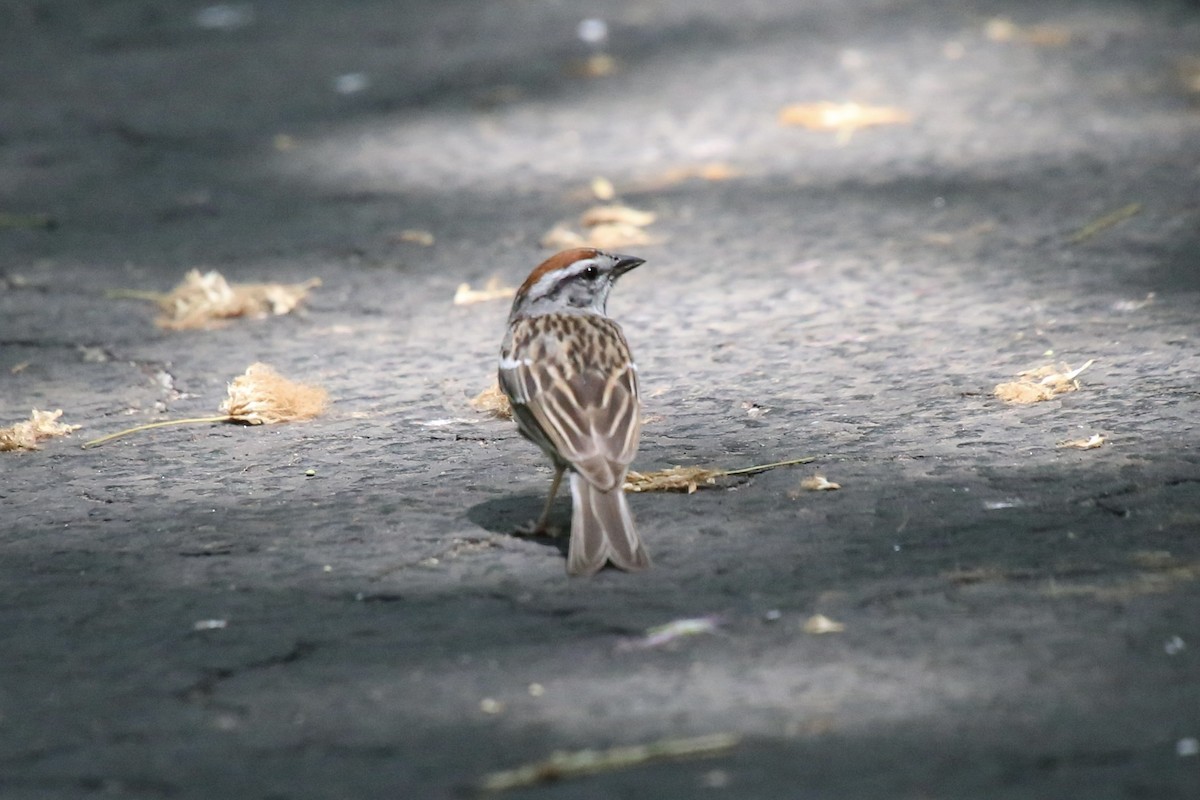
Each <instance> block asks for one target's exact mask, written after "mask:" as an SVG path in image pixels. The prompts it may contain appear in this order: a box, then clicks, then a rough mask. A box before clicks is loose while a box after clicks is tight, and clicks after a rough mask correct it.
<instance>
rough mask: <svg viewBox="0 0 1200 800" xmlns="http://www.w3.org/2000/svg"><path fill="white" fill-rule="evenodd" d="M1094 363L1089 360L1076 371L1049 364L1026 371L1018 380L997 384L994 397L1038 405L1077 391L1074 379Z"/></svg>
mask: <svg viewBox="0 0 1200 800" xmlns="http://www.w3.org/2000/svg"><path fill="white" fill-rule="evenodd" d="M1095 362H1096V359H1094V358H1093V359H1089V360H1088V361H1087V363H1086V364H1084V365H1083V366H1082V367H1079V368H1078V369H1071V368H1070V367H1069V366H1066V365H1061V366H1055V365H1053V364H1049V365H1047V366H1044V367H1039V368H1038V369H1033V370H1026V371H1025V372H1022V373H1020V374H1019V376H1018V377H1019V378H1020V380H1016V381H1011V382H1009V383H1000V384H997V385H996V388H995V389H994V390H993V391H994V393H995V395H996V397H998V398H1000V399H1001V400H1003V401H1004V402H1006V403H1017V404H1021V405H1026V404H1029V403H1040V402H1042V401H1043V400H1050V399H1052V398H1054V397H1057V396H1058V395H1060V394H1065V393H1066V392H1074V391H1076V390H1077V389H1079V381H1078V380H1076V378H1078V377H1079V374H1080V373H1081V372H1083V371H1084V370H1085V369H1087V368H1088V367H1090V366H1091V365H1092V364H1094V363H1095Z"/></svg>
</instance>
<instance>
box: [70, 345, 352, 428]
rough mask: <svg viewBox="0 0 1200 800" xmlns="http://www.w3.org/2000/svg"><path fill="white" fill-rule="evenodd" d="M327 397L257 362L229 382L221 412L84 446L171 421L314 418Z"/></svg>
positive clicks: (270, 422) (261, 421)
mask: <svg viewBox="0 0 1200 800" xmlns="http://www.w3.org/2000/svg"><path fill="white" fill-rule="evenodd" d="M328 401H329V394H328V392H326V391H325V390H324V389H322V388H320V387H318V386H309V385H307V384H303V383H297V382H296V381H291V380H288V379H287V378H285V377H283V376H282V375H280V374H279V373H278V372H276V371H275V370H274V369H272V368H271V367H269V366H267V365H266V364H262V363H255V364H251V365H250V366H249V367H247V368H246V371H245V372H244V373H242V374H241V375H239V376H238V377H236V378H234V379H233V380H232V381H231V382H230V383H229V386H228V388H227V390H226V396H225V400H224V401H223V402H222V403H221V409H220V410H221V414H220V415H219V416H211V417H189V418H187V419H169V420H163V421H162V422H151V423H149V424H147V425H138V426H136V427H133V428H127V429H126V430H123V431H118V432H116V433H110V434H109V435H107V436H101V437H100V438H98V439H92V440H91V441H89V442H85V443H84V445H83V446H84V447H85V448H87V447H95V446H97V445H101V444H104V443H105V442H110V441H112V440H113V439H119V438H121V437H122V436H128V435H129V434H131V433H138V432H140V431H147V430H151V429H153V428H165V427H168V426H172V425H199V424H204V423H213V422H237V423H242V424H244V425H274V424H278V423H280V422H298V421H300V420H306V419H312V418H313V417H316V416H318V415H319V414H321V412H323V411H324V410H325V406H326V405H327V403H328Z"/></svg>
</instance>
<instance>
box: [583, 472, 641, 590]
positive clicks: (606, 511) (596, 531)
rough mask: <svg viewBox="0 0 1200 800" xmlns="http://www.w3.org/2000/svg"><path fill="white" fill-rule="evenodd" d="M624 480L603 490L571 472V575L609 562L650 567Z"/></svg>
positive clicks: (627, 567)
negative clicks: (636, 526) (609, 488)
mask: <svg viewBox="0 0 1200 800" xmlns="http://www.w3.org/2000/svg"><path fill="white" fill-rule="evenodd" d="M623 483H624V481H618V482H617V486H616V488H615V489H613V490H612V491H609V492H604V491H601V490H599V489H597V488H596V487H595V486H593V485H592V484H590V483H588V482H587V479H585V478H584V477H582V476H581V475H579V473H576V472H572V473H571V506H572V513H571V547H570V550H569V552H568V555H567V572H569V573H570V574H572V575H592V574H594V573H596V572H598V571H599V570H600V569H601V568H602V567H603V566H604V564H605V562H608V561H611V562H612V563H613V564H614V565H615V566H617V567H620V568H621V569H624V570H629V571H634V570H639V569H645V568H646V567H648V566H650V556H649V555H648V554H647V553H646V548H645V547H643V546H642V540H641V538H640V537H639V536H638V533H637V529H636V528H635V527H633V514H631V513H630V511H629V504H628V503H627V502H626V501H625V490H624V489H622V488H621V485H622V484H623Z"/></svg>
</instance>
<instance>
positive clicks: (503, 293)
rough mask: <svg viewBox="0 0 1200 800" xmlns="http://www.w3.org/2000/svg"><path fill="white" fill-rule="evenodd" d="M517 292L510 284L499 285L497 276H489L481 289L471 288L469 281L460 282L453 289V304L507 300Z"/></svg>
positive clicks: (463, 304)
mask: <svg viewBox="0 0 1200 800" xmlns="http://www.w3.org/2000/svg"><path fill="white" fill-rule="evenodd" d="M516 293H517V290H516V289H515V288H513V287H512V286H501V285H500V279H499V278H495V277H493V278H489V279H488V282H487V283H485V284H484V285H483V288H482V289H472V288H471V284H469V283H460V284H459V285H458V288H457V289H456V290H455V291H454V305H456V306H469V305H473V304H475V303H486V302H488V301H489V300H507V299H508V298H510V297H512V296H513V295H515V294H516Z"/></svg>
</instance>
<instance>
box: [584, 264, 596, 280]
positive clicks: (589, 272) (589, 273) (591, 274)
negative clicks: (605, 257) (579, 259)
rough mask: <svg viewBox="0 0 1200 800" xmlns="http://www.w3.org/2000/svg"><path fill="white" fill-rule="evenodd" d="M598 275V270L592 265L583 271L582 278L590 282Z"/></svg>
mask: <svg viewBox="0 0 1200 800" xmlns="http://www.w3.org/2000/svg"><path fill="white" fill-rule="evenodd" d="M599 274H600V270H599V269H598V268H597V267H596V266H595V265H594V264H593V265H592V266H590V267H588V268H587V269H585V270H584V271H583V277H585V278H587V279H588V280H592V279H593V278H595V277H596V276H597V275H599Z"/></svg>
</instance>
